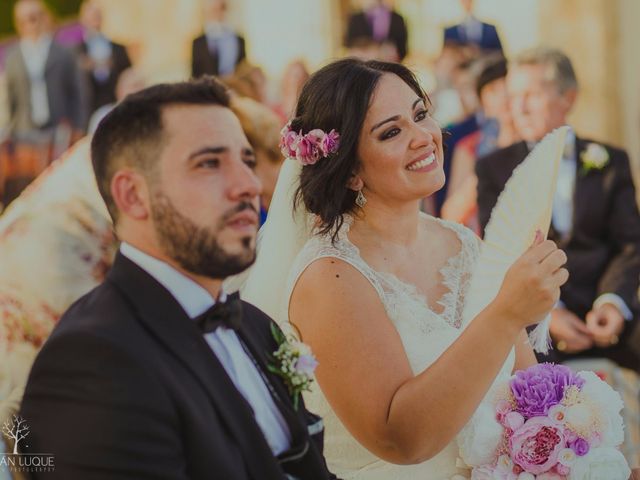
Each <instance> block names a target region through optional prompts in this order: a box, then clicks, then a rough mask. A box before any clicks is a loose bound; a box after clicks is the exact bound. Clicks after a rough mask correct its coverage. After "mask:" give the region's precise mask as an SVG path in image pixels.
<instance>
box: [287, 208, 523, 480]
mask: <svg viewBox="0 0 640 480" xmlns="http://www.w3.org/2000/svg"><path fill="white" fill-rule="evenodd" d="M428 218H431V219H432V220H433V221H437V222H439V223H440V225H441V226H442V227H444V228H447V229H450V230H453V232H455V234H456V235H457V238H458V239H459V242H460V249H459V251H458V253H457V254H456V255H454V256H452V257H450V258H449V260H448V261H447V262H446V264H445V265H444V267H443V268H442V269H441V270H440V274H441V276H442V284H443V286H445V287H446V288H447V289H448V292H447V293H446V294H445V295H444V296H443V297H442V298H441V299H440V300H439V301H438V302H437V303H438V307H440V308H438V309H437V311H439V312H441V313H436V309H435V308H433V309H432V308H430V306H429V305H428V304H427V300H426V298H425V297H424V296H423V295H422V294H421V293H419V292H418V290H417V289H416V288H415V287H414V286H413V285H410V284H407V283H405V282H403V281H401V280H400V279H398V278H397V277H396V276H395V275H393V274H390V273H385V272H379V271H376V270H374V269H373V268H371V267H370V266H369V265H368V264H367V263H366V262H365V261H364V260H363V259H362V258H361V256H360V253H359V251H358V248H357V247H356V246H355V245H353V244H352V243H351V242H350V241H349V239H348V235H347V234H348V229H349V222H345V225H344V226H343V228H342V230H341V232H340V235H339V238H338V241H337V242H336V243H335V244H333V245H332V243H331V238H330V237H329V236H314V237H312V238H311V239H310V240H309V241H308V242H307V243H306V244H305V246H304V248H303V249H302V250H301V252H300V253H299V255H298V256H297V258H296V260H295V262H294V265H293V268H292V270H291V272H290V275H289V281H288V289H287V297H286V298H289V297H290V295H291V292H292V290H293V287H294V285H295V283H296V281H297V280H298V278H299V276H300V274H301V273H302V272H303V271H304V270H305V269H306V268H307V267H308V266H309V265H310V264H311V263H312V262H314V261H315V260H317V259H319V258H325V257H332V258H337V259H340V260H343V261H344V262H347V263H349V264H350V265H351V266H353V268H355V269H356V270H358V271H359V272H360V273H361V274H362V275H364V277H365V278H367V280H369V282H370V283H371V285H372V286H373V288H374V289H375V290H376V292H378V295H379V296H380V298H381V300H382V303H383V305H384V308H385V310H386V313H387V315H388V317H389V319H390V320H391V321H392V322H393V324H394V326H395V327H396V329H397V330H398V333H399V335H400V338H401V339H402V344H403V346H404V349H405V351H406V353H407V358H408V359H409V362H410V364H411V368H412V370H413V372H414V374H418V373H420V372H422V371H424V370H425V369H426V368H427V367H429V366H430V365H431V364H432V363H434V362H435V361H436V360H437V359H438V357H440V355H442V354H443V353H444V351H445V350H446V349H447V348H448V347H449V346H450V345H451V344H452V343H453V342H454V341H455V340H456V339H457V338H458V336H459V335H460V334H461V332H462V331H463V330H464V328H465V327H466V326H467V325H466V324H465V322H464V321H463V319H462V310H463V306H464V298H465V294H466V291H467V288H468V286H469V280H470V277H471V273H472V270H473V267H474V265H475V262H476V260H477V258H478V255H479V250H480V240H479V239H478V238H477V237H476V236H475V234H474V233H473V232H471V230H468V229H467V228H465V227H463V226H461V225H458V224H456V223H452V222H447V221H443V220H439V219H434V218H432V217H428ZM285 304H288V302H285ZM281 318H287V317H286V316H284V317H281ZM514 360H515V354H514V351H513V350H512V351H511V353H510V354H509V356H508V358H507V360H506V362H505V364H504V365H503V367H502V370H501V371H500V373H499V374H498V376H497V378H496V380H495V382H494V385H497V384H498V382H499V381H501V380H502V381H504V379H506V378H508V377H509V376H510V375H511V371H512V369H513V365H514ZM305 402H306V404H307V407H308V408H309V410H311V411H313V412H315V413H317V414H318V415H321V416H322V417H323V419H324V423H325V442H324V443H325V448H324V454H325V457H326V458H327V461H328V463H329V468H330V470H331V471H332V472H334V473H335V474H336V475H337V476H338V477H340V478H343V479H345V480H347V479H353V478H357V479H365V480H382V479H384V480H390V479H393V480H410V479H421V480H422V479H424V480H427V479H428V480H440V479H442V480H444V479H447V480H450V479H458V478H460V479H462V478H468V477H469V475H470V473H469V470H468V469H466V468H463V467H464V464H463V463H462V462H461V461H460V460H459V458H458V457H459V449H458V445H457V442H456V440H454V441H452V442H451V443H450V444H449V445H447V447H446V448H445V449H444V450H442V451H441V452H440V453H438V454H437V455H436V456H435V457H433V458H432V459H430V460H428V461H426V462H424V463H421V464H418V465H394V464H391V463H387V462H385V461H383V460H381V459H379V458H377V457H376V456H375V455H373V454H372V453H370V452H369V451H368V450H366V449H365V448H364V447H362V446H361V445H360V444H359V443H358V442H357V441H356V440H355V439H354V438H353V436H352V435H351V434H350V433H349V432H348V431H347V429H346V428H345V427H344V425H343V424H342V423H341V422H340V420H339V419H338V417H337V416H336V414H335V413H334V411H333V410H332V409H331V406H330V405H329V403H328V402H327V400H326V398H325V397H324V395H323V394H322V391H321V390H320V388H319V387H318V385H317V384H316V385H315V386H314V390H313V391H312V392H311V393H310V394H308V395H306V396H305ZM473 421H474V420H473V418H472V420H471V422H470V423H473ZM469 427H471V428H473V425H469V426H468V427H467V428H469ZM424 434H425V435H430V434H431V432H424ZM461 435H464V431H463V432H462V433H461Z"/></svg>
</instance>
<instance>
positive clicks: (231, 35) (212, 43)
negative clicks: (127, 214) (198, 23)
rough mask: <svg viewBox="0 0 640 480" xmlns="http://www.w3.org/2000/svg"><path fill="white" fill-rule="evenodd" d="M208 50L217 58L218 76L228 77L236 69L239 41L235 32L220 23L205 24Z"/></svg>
mask: <svg viewBox="0 0 640 480" xmlns="http://www.w3.org/2000/svg"><path fill="white" fill-rule="evenodd" d="M204 34H205V37H206V38H207V45H208V46H209V50H210V51H213V50H215V52H216V54H217V56H218V75H230V74H232V73H233V72H234V71H235V69H236V60H237V59H238V55H239V54H240V40H238V37H237V35H236V34H235V32H234V31H233V30H232V29H231V28H229V27H228V26H227V25H224V24H222V23H211V22H210V23H207V24H206V25H205V27H204Z"/></svg>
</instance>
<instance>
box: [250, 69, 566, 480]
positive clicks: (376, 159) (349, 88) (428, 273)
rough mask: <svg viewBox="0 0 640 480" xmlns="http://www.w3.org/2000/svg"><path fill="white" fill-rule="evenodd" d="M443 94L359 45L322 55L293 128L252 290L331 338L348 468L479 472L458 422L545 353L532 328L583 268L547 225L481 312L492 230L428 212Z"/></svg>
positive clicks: (435, 183)
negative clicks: (467, 309)
mask: <svg viewBox="0 0 640 480" xmlns="http://www.w3.org/2000/svg"><path fill="white" fill-rule="evenodd" d="M428 109H429V101H428V98H427V96H426V94H425V93H424V91H423V90H422V89H421V87H420V86H419V84H418V83H417V81H416V79H415V77H414V76H413V74H412V73H411V72H410V71H409V70H407V69H406V68H405V67H403V66H402V65H398V64H390V63H382V62H375V61H370V62H362V61H359V60H355V59H345V60H340V61H337V62H334V63H332V64H330V65H328V66H326V67H324V68H322V69H321V70H319V71H318V72H317V73H316V74H315V75H314V76H313V77H312V78H311V79H310V80H309V81H308V82H307V84H306V85H305V86H304V88H303V90H302V92H301V95H300V99H299V102H298V105H297V109H296V116H295V118H293V119H292V121H291V123H290V126H289V127H287V128H286V129H285V130H284V131H283V144H282V146H283V148H284V149H285V150H286V152H287V155H288V156H289V160H287V162H288V163H287V164H286V165H285V167H284V168H283V172H282V174H281V178H280V180H279V181H280V182H281V184H280V185H279V189H280V190H281V192H280V195H279V196H278V198H277V199H276V198H274V202H275V204H273V206H272V210H270V215H271V216H272V217H273V218H272V219H271V220H272V225H271V228H269V224H268V225H267V228H266V230H265V231H264V232H263V235H262V246H261V250H262V251H263V255H262V258H264V259H265V262H267V264H268V263H269V262H271V263H270V265H267V266H264V265H263V266H262V267H261V266H260V263H258V264H257V265H256V268H255V269H254V271H253V272H252V274H251V277H250V278H249V281H248V283H247V288H246V289H245V291H244V294H243V296H244V298H245V299H247V300H248V301H253V302H254V303H256V304H257V305H258V306H259V307H261V308H263V309H264V310H266V311H267V312H268V313H271V314H272V315H273V316H275V317H276V319H277V320H278V321H279V323H280V324H281V325H283V326H290V327H292V328H293V330H294V331H295V332H296V333H297V335H298V336H299V337H301V339H302V341H304V342H306V343H307V344H309V345H310V346H311V348H312V350H313V352H314V353H315V355H316V357H317V359H318V361H319V366H318V368H317V370H316V378H317V381H318V384H319V386H320V388H315V390H314V391H313V392H312V393H311V394H310V395H308V396H307V398H306V400H307V403H308V407H309V408H310V409H311V410H314V409H315V410H316V412H317V413H318V414H320V415H322V416H323V417H324V421H325V429H326V433H325V455H326V458H327V461H328V463H329V468H330V469H331V470H332V471H333V472H334V473H335V474H336V475H338V476H339V477H341V478H344V479H351V478H357V479H367V480H374V479H400V480H405V479H413V478H420V479H451V478H466V477H468V475H469V470H468V469H465V468H464V465H463V464H461V463H460V461H459V459H458V451H459V449H458V446H457V443H456V435H457V434H458V432H460V431H461V429H463V427H464V426H465V424H467V423H468V422H469V420H470V419H471V417H472V415H473V413H474V411H475V410H476V409H477V408H478V406H479V405H480V403H481V402H482V400H483V398H484V397H485V395H486V394H487V392H488V391H489V390H490V388H491V386H492V384H493V383H494V381H497V378H503V377H505V376H509V375H510V374H511V372H512V370H513V369H522V368H526V367H527V366H529V365H531V364H532V363H534V362H535V357H534V355H533V352H532V351H531V348H530V347H529V345H528V343H527V338H526V335H525V332H524V328H525V327H526V326H528V325H531V324H535V323H537V322H539V321H541V320H542V319H543V318H544V317H545V315H546V314H547V313H548V312H549V311H550V309H551V308H552V306H553V305H554V303H555V302H556V300H557V299H558V297H559V289H560V286H561V285H562V284H563V283H564V282H565V281H566V280H567V276H568V273H567V271H566V270H565V269H564V268H562V265H563V264H564V263H565V261H566V256H565V255H564V253H563V252H562V251H561V250H558V249H557V248H556V246H555V244H553V243H552V242H550V241H543V239H542V236H541V234H538V235H537V236H536V239H535V240H534V239H532V240H533V245H532V246H531V248H530V249H529V250H528V251H527V252H526V253H525V254H524V255H523V256H522V257H521V258H520V259H519V260H518V261H517V262H516V263H515V264H514V265H513V266H512V267H511V268H510V270H509V271H508V273H507V275H506V277H505V280H504V283H503V285H502V287H501V289H500V292H499V294H498V295H497V297H496V298H495V300H494V301H493V302H492V303H490V304H489V305H488V307H487V308H486V309H485V310H483V311H482V312H481V313H480V314H479V315H477V316H476V317H475V318H474V319H473V321H471V322H469V324H468V325H467V324H465V322H464V321H463V319H462V309H463V306H464V298H465V292H466V289H467V287H468V282H469V279H470V276H471V273H472V269H473V267H474V262H475V259H476V257H477V256H478V252H479V242H480V241H479V239H478V238H477V237H476V236H475V235H474V234H473V233H472V232H471V231H470V230H467V229H466V228H464V227H462V226H459V225H457V224H453V223H449V222H445V221H442V220H438V219H436V218H433V217H429V216H427V215H424V214H421V213H420V210H419V204H420V200H421V199H422V198H424V197H427V196H429V195H431V194H433V193H434V192H436V191H437V190H439V189H440V188H442V186H443V183H444V173H443V169H442V159H443V151H442V148H443V147H442V132H441V130H440V128H439V127H438V125H437V124H436V122H435V121H434V120H433V118H432V117H431V116H430V115H429V111H428ZM294 160H295V161H297V162H298V163H297V164H296V163H294ZM299 164H302V165H303V166H300V165H299ZM292 186H293V187H292ZM296 187H297V190H296V191H295V195H292V193H291V188H296ZM287 189H289V190H287ZM282 192H286V193H284V194H283V193H282ZM276 195H278V193H276ZM292 198H295V200H296V201H295V207H294V206H293V205H291V203H288V204H287V199H289V202H290V201H291V199H292ZM292 208H293V209H294V218H295V225H294V227H293V228H294V230H291V228H292V227H291V225H289V230H287V224H291V223H292V222H291V219H292V217H291V209H292ZM287 232H294V233H287ZM295 232H297V233H295ZM294 234H295V235H294ZM292 235H293V236H296V235H297V237H298V238H297V240H296V239H294V240H292V239H290V238H287V236H292ZM302 241H304V242H302ZM296 242H298V244H297V245H296ZM305 242H306V243H305ZM300 247H301V248H300ZM293 255H295V260H294V259H293V257H292V258H291V259H290V260H291V261H286V257H287V256H293ZM267 256H269V257H271V259H270V260H267V259H266V257H267ZM259 262H260V256H259ZM261 268H262V270H261ZM278 268H280V269H281V270H282V269H283V268H284V270H285V274H286V276H287V277H288V280H287V282H286V285H287V288H285V289H284V295H283V296H280V294H279V293H278V292H279V290H278V289H280V290H282V284H281V280H283V278H282V279H281V280H279V279H278V273H277V270H278ZM260 272H262V273H260ZM258 291H260V292H261V293H260V294H257V293H255V292H258ZM265 292H267V293H265ZM461 435H464V431H463V433H462V434H461Z"/></svg>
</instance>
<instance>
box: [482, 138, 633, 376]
mask: <svg viewBox="0 0 640 480" xmlns="http://www.w3.org/2000/svg"><path fill="white" fill-rule="evenodd" d="M589 143H596V142H591V141H590V140H585V139H581V138H577V139H576V152H577V159H578V160H577V162H576V167H577V169H578V171H577V174H576V183H575V191H574V203H573V209H574V213H573V228H572V229H571V231H570V232H569V234H568V235H566V236H565V237H561V236H560V235H559V234H558V233H557V232H556V231H555V230H554V229H553V226H552V227H551V229H550V231H549V238H550V239H552V240H554V241H555V242H556V243H557V244H558V246H559V247H560V248H562V249H563V250H564V251H565V253H566V254H567V258H568V261H567V265H566V267H567V269H568V270H569V274H570V276H569V281H568V282H567V283H566V284H565V285H564V286H563V287H562V291H561V297H560V299H561V300H562V302H563V303H564V304H565V306H566V307H567V308H568V309H569V310H570V311H572V312H573V313H575V314H576V315H577V316H578V317H580V318H581V319H584V318H585V316H586V314H587V312H588V311H589V310H591V307H592V305H593V302H594V301H595V299H596V298H597V297H598V296H599V295H601V294H604V293H615V294H617V295H619V296H620V297H621V298H622V299H623V300H624V301H625V303H626V304H627V306H628V307H629V308H630V309H631V311H632V312H633V314H634V319H633V320H632V321H629V322H625V329H624V332H623V335H622V337H621V339H620V343H619V344H618V345H616V346H615V347H610V348H606V349H598V348H594V349H591V350H589V351H586V352H584V353H581V354H578V356H589V357H607V358H610V359H612V360H614V361H616V362H617V363H619V364H620V365H623V366H626V367H629V368H632V369H634V370H637V371H638V370H640V357H639V356H638V355H637V354H635V353H634V352H633V349H632V348H630V347H633V345H631V344H630V342H629V337H630V334H631V333H632V332H633V330H634V328H637V323H638V313H639V312H640V309H639V307H638V283H639V276H640V215H639V214H638V207H637V205H636V194H635V188H634V185H633V180H632V177H631V171H630V168H629V159H628V157H627V154H626V153H625V152H624V151H623V150H619V149H616V148H613V147H610V146H608V145H603V146H604V147H605V148H606V150H607V152H608V154H609V159H610V160H609V163H608V164H607V165H606V166H605V167H604V168H602V169H601V170H590V171H589V172H588V173H583V170H582V160H581V157H580V154H581V153H582V152H583V151H584V150H585V149H586V148H587V146H588V145H589ZM528 153H529V149H528V147H527V144H526V143H525V142H519V143H516V144H513V145H511V146H509V147H506V148H503V149H501V150H498V151H495V152H493V153H492V154H490V155H488V156H486V157H484V158H481V159H480V160H478V163H477V164H476V173H477V175H478V209H479V217H480V223H481V225H482V229H483V230H484V228H485V226H486V225H487V223H488V221H489V217H490V215H491V210H492V209H493V207H494V205H495V204H496V201H497V199H498V196H499V195H500V193H501V192H502V189H503V188H504V185H505V183H506V182H507V180H508V179H509V177H510V176H511V173H512V172H513V169H514V168H515V167H516V166H517V165H519V164H520V163H521V162H522V161H523V160H524V158H525V157H526V156H527V154H528ZM636 336H637V335H636ZM634 341H636V340H634ZM636 347H638V346H636ZM572 357H575V355H572ZM566 358H568V357H567V356H566V355H563V354H561V353H560V352H558V350H553V351H552V352H551V354H550V356H547V357H545V358H544V360H551V361H562V360H564V359H566Z"/></svg>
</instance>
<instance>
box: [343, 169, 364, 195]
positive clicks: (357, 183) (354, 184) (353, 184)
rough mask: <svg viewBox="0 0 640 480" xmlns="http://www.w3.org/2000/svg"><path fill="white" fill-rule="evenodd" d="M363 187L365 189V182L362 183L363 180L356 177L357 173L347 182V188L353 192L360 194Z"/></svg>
mask: <svg viewBox="0 0 640 480" xmlns="http://www.w3.org/2000/svg"><path fill="white" fill-rule="evenodd" d="M362 187H364V182H363V181H362V178H360V176H359V175H356V174H355V173H354V174H353V175H351V177H350V178H349V181H348V182H347V188H350V189H351V190H353V191H355V192H358V191H360V190H362Z"/></svg>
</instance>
